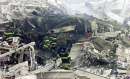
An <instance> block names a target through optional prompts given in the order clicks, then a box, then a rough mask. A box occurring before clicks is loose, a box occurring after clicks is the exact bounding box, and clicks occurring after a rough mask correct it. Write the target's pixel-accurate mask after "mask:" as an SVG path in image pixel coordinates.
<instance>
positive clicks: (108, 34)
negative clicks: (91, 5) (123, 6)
mask: <svg viewBox="0 0 130 79" xmlns="http://www.w3.org/2000/svg"><path fill="white" fill-rule="evenodd" d="M42 3H44V4H42ZM42 3H38V5H37V4H35V6H34V4H33V5H26V6H25V5H20V4H18V5H17V4H16V5H15V4H10V6H11V7H10V8H11V10H12V9H13V8H16V9H15V10H13V12H12V14H10V15H11V16H12V18H11V21H5V22H3V23H1V24H0V78H2V79H30V78H32V79H113V78H114V79H117V78H118V79H123V78H125V77H129V69H130V68H129V64H130V62H129V60H130V59H129V58H130V57H129V54H130V53H129V45H130V44H129V31H127V30H126V28H121V27H122V25H120V24H118V23H116V22H114V21H112V22H111V21H103V20H101V19H97V18H95V17H92V16H88V15H85V14H84V15H77V16H70V15H68V14H66V12H63V10H61V8H58V7H56V6H53V5H51V4H49V3H47V2H42ZM45 3H46V4H45ZM28 4H29V3H28ZM40 4H41V5H40ZM39 5H40V6H39ZM5 7H7V6H5ZM20 8H22V10H20ZM23 8H24V9H23ZM17 9H18V10H17ZM23 10H24V11H23ZM20 11H23V13H22V12H20ZM7 15H8V14H7ZM2 16H3V17H7V16H6V15H2ZM8 16H9V15H8ZM8 19H9V18H8Z"/></svg>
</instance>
